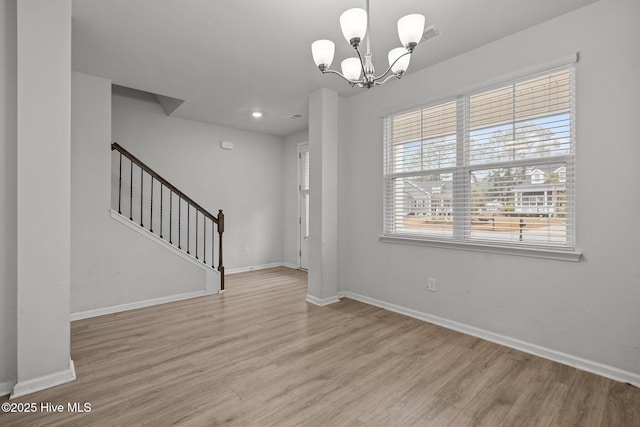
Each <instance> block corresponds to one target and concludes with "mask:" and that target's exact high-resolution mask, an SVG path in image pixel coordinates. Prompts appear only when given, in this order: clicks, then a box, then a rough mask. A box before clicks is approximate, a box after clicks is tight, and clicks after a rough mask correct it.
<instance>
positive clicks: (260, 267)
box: [224, 262, 298, 274]
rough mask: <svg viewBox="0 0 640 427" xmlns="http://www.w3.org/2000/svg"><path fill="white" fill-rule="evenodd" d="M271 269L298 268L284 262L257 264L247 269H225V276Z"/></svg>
mask: <svg viewBox="0 0 640 427" xmlns="http://www.w3.org/2000/svg"><path fill="white" fill-rule="evenodd" d="M273 267H288V268H294V269H296V268H298V267H297V266H295V265H293V264H286V263H284V262H272V263H269V264H258V265H250V266H247V267H239V268H228V269H225V271H224V272H225V274H237V273H246V272H247V271H255V270H264V269H265V268H273Z"/></svg>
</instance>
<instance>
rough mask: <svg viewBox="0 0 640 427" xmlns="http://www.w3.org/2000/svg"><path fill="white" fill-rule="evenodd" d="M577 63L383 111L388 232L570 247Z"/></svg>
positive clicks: (426, 237)
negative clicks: (434, 101) (417, 105)
mask: <svg viewBox="0 0 640 427" xmlns="http://www.w3.org/2000/svg"><path fill="white" fill-rule="evenodd" d="M573 82H574V67H573V65H570V66H565V67H562V68H560V69H555V70H553V71H550V72H546V73H544V74H538V75H535V76H528V77H526V78H523V79H519V80H514V81H511V82H506V83H504V84H501V85H498V86H496V87H492V88H486V89H484V90H480V91H475V92H470V93H465V94H461V95H459V96H457V97H456V98H455V99H450V100H447V101H444V102H441V103H438V104H436V105H429V106H425V107H420V108H416V109H413V110H410V111H405V112H401V113H397V114H393V115H389V116H387V117H385V119H384V150H385V153H384V183H385V184H384V232H383V234H384V236H389V237H394V236H396V237H410V238H413V239H424V240H445V241H453V242H463V243H474V244H481V245H487V246H491V245H496V246H498V245H499V246H501V247H502V246H514V247H534V248H542V249H544V248H552V249H553V250H557V249H560V250H562V249H567V250H573V249H574V246H575V234H574V218H575V207H574V206H575V203H574V153H575V138H574V131H573V129H574V120H575V115H574V83H573Z"/></svg>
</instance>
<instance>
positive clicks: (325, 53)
mask: <svg viewBox="0 0 640 427" xmlns="http://www.w3.org/2000/svg"><path fill="white" fill-rule="evenodd" d="M335 50H336V45H335V44H333V42H332V41H331V40H316V41H315V42H313V44H312V45H311V53H312V54H313V60H314V61H315V63H316V65H317V66H318V67H319V68H320V69H321V70H323V68H324V69H326V68H329V67H330V66H331V63H332V62H333V54H334V53H335Z"/></svg>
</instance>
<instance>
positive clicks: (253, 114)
mask: <svg viewBox="0 0 640 427" xmlns="http://www.w3.org/2000/svg"><path fill="white" fill-rule="evenodd" d="M251 116H252V117H253V118H254V119H259V118H260V117H262V113H261V112H260V111H254V112H253V113H251Z"/></svg>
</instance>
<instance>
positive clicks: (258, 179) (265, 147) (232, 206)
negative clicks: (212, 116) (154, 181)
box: [112, 94, 284, 271]
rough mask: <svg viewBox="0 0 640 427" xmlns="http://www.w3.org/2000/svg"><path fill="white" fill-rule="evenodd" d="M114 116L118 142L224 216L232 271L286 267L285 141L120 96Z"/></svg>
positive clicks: (228, 265) (227, 262)
mask: <svg viewBox="0 0 640 427" xmlns="http://www.w3.org/2000/svg"><path fill="white" fill-rule="evenodd" d="M112 111H113V121H112V131H113V140H114V141H117V142H118V143H119V144H121V145H122V146H123V147H124V148H126V149H127V150H129V151H130V152H132V153H133V154H134V155H135V156H137V157H138V158H140V159H141V160H142V161H143V162H145V163H146V164H147V165H149V166H150V167H151V168H152V169H154V170H155V171H157V172H158V173H159V174H160V175H162V176H163V177H165V178H166V179H167V180H168V181H169V182H171V183H172V184H174V185H175V186H176V187H177V188H179V189H181V190H182V191H184V192H185V193H186V194H187V195H188V196H189V197H191V198H192V199H193V200H195V201H196V202H197V203H199V204H200V205H202V206H203V207H204V208H205V209H207V210H209V211H210V212H212V213H216V212H217V210H218V209H223V210H224V213H225V233H224V265H225V267H226V268H227V271H228V270H229V269H234V268H243V267H249V266H256V265H263V264H269V263H276V262H282V259H283V258H282V248H283V219H282V218H283V200H284V199H283V191H282V182H283V167H284V162H283V148H284V143H283V139H282V138H279V137H274V136H268V135H264V134H258V133H254V132H248V131H241V130H236V129H231V128H227V127H223V126H216V125H212V124H207V123H202V122H197V121H192V120H186V119H180V118H175V117H167V116H166V115H165V113H164V110H163V109H162V107H161V106H160V105H159V104H156V103H153V102H148V101H144V100H140V99H134V98H129V97H124V96H120V95H115V94H114V96H113V110H112ZM222 140H224V141H231V142H234V143H235V146H234V149H233V150H231V151H229V150H222V149H221V148H220V141H222ZM245 248H248V249H249V254H245Z"/></svg>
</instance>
